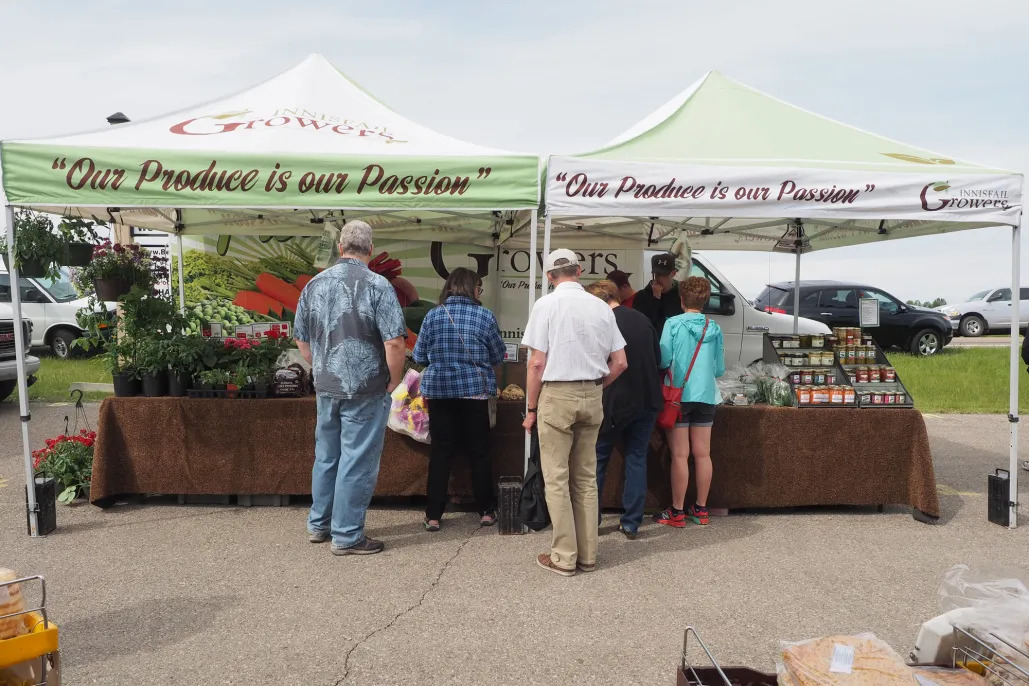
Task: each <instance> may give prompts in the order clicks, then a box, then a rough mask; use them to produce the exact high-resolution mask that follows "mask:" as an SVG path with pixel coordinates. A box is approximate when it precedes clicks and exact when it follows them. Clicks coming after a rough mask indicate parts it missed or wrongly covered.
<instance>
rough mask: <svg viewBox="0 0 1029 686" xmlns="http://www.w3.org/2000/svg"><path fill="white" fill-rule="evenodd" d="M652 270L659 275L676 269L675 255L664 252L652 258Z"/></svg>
mask: <svg viewBox="0 0 1029 686" xmlns="http://www.w3.org/2000/svg"><path fill="white" fill-rule="evenodd" d="M650 271H651V272H653V273H654V274H657V275H659V276H665V275H666V274H671V273H672V272H674V271H675V256H674V255H672V254H671V253H667V252H663V253H661V254H660V255H654V256H653V257H651V258H650Z"/></svg>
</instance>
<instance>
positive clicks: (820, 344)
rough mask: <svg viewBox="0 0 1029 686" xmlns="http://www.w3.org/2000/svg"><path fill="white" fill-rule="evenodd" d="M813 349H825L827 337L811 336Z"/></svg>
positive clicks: (820, 335)
mask: <svg viewBox="0 0 1029 686" xmlns="http://www.w3.org/2000/svg"><path fill="white" fill-rule="evenodd" d="M811 347H812V348H824V347H825V336H823V335H822V334H814V335H812V336H811Z"/></svg>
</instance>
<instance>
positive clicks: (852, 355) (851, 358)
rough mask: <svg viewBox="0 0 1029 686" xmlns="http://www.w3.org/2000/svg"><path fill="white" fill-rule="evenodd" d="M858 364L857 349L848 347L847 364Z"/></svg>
mask: <svg viewBox="0 0 1029 686" xmlns="http://www.w3.org/2000/svg"><path fill="white" fill-rule="evenodd" d="M856 363H857V348H855V347H854V346H851V345H848V346H847V364H856Z"/></svg>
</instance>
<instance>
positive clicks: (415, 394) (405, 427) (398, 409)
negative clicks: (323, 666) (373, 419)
mask: <svg viewBox="0 0 1029 686" xmlns="http://www.w3.org/2000/svg"><path fill="white" fill-rule="evenodd" d="M421 378H422V375H421V373H420V372H418V371H415V370H414V369H409V370H407V374H405V375H404V381H403V382H402V383H401V384H400V385H399V386H397V387H396V388H395V389H394V390H393V393H392V394H391V396H390V397H391V398H392V399H393V403H392V405H391V406H390V409H389V419H388V420H387V422H386V425H387V426H388V427H389V428H391V429H393V430H394V431H396V432H397V433H402V434H404V435H406V436H410V437H411V438H413V439H414V440H416V441H418V442H420V443H429V442H430V441H429V409H428V406H427V405H426V403H425V398H423V397H422V396H421V393H420V392H419V388H418V387H419V384H420V382H421Z"/></svg>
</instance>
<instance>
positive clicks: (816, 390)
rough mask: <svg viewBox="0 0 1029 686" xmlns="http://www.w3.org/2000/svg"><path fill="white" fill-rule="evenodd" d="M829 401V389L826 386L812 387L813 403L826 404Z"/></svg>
mask: <svg viewBox="0 0 1029 686" xmlns="http://www.w3.org/2000/svg"><path fill="white" fill-rule="evenodd" d="M828 402H829V389H828V388H826V387H825V386H814V387H812V389H811V404H812V405H825V404H826V403H828Z"/></svg>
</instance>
